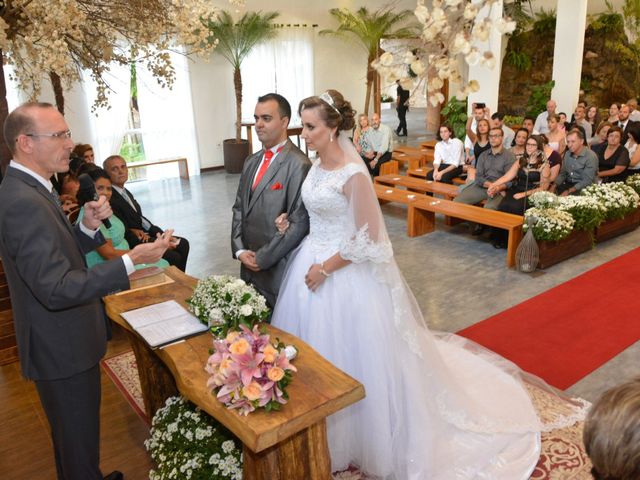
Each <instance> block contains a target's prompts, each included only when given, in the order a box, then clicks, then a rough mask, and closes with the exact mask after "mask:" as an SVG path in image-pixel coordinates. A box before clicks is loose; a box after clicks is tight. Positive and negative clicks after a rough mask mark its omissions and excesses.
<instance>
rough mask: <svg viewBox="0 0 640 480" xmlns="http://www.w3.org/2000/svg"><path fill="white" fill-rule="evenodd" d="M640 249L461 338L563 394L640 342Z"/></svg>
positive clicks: (464, 331)
mask: <svg viewBox="0 0 640 480" xmlns="http://www.w3.org/2000/svg"><path fill="white" fill-rule="evenodd" d="M639 279H640V249H638V248H637V249H635V250H632V251H631V252H629V253H626V254H624V255H622V256H620V257H618V258H616V259H614V260H612V261H610V262H608V263H605V264H604V265H601V266H599V267H597V268H594V269H593V270H590V271H588V272H586V273H584V274H582V275H580V276H578V277H576V278H574V279H573V280H570V281H568V282H565V283H563V284H561V285H559V286H557V287H555V288H552V289H551V290H548V291H546V292H544V293H542V294H540V295H537V296H535V297H533V298H531V299H529V300H527V301H525V302H522V303H520V304H519V305H516V306H514V307H512V308H510V309H508V310H505V311H503V312H501V313H499V314H497V315H494V316H493V317H490V318H488V319H486V320H483V321H482V322H480V323H477V324H476V325H473V326H472V327H469V328H466V329H464V330H461V331H459V332H458V334H460V335H462V336H464V337H467V338H470V339H471V340H474V341H475V342H477V343H479V344H481V345H484V346H485V347H487V348H489V349H490V350H493V351H494V352H496V353H499V354H500V355H502V356H504V357H506V358H508V359H509V360H511V361H512V362H514V363H515V364H517V365H518V366H519V367H521V368H522V369H523V370H526V371H528V372H530V373H533V374H535V375H537V376H539V377H541V378H543V379H544V380H546V381H547V382H548V383H549V384H551V385H553V386H555V387H557V388H560V389H562V390H564V389H566V388H568V387H570V386H571V385H573V384H574V383H576V382H577V381H578V380H580V379H581V378H583V377H584V376H585V375H587V374H589V373H590V372H592V371H593V370H595V369H596V368H598V367H600V366H601V365H602V364H604V363H605V362H607V361H608V360H610V359H611V358H613V357H615V356H616V355H617V354H618V353H620V352H622V351H623V350H624V349H626V348H627V347H629V346H630V345H633V344H634V343H635V342H636V341H638V340H639V339H640V319H639V317H640V289H639V288H638V285H639Z"/></svg>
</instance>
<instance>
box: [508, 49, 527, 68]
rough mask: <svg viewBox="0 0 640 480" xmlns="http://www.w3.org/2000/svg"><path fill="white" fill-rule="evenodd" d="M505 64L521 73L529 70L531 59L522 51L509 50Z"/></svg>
mask: <svg viewBox="0 0 640 480" xmlns="http://www.w3.org/2000/svg"><path fill="white" fill-rule="evenodd" d="M507 62H509V63H510V64H511V65H513V66H514V67H515V68H517V69H518V70H521V71H525V70H529V69H530V68H531V57H530V56H529V54H528V53H526V52H523V51H518V50H510V51H509V53H507Z"/></svg>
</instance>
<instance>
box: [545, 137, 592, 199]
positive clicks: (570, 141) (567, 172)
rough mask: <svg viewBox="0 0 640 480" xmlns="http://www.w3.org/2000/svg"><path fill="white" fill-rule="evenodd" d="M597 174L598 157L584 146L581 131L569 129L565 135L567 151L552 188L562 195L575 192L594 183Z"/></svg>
mask: <svg viewBox="0 0 640 480" xmlns="http://www.w3.org/2000/svg"><path fill="white" fill-rule="evenodd" d="M597 174H598V157H597V156H596V154H595V153H594V152H593V151H591V150H590V149H589V148H588V147H585V146H584V135H583V134H582V132H581V131H580V130H577V129H576V130H571V131H570V132H569V134H568V135H567V152H566V153H565V154H564V158H563V160H562V167H560V173H559V174H558V177H557V178H556V180H555V183H554V184H553V187H552V190H553V191H555V192H556V193H557V194H558V195H562V196H566V195H574V194H577V193H579V192H580V190H582V189H583V188H585V187H588V186H589V185H591V184H593V183H595V181H596V177H597Z"/></svg>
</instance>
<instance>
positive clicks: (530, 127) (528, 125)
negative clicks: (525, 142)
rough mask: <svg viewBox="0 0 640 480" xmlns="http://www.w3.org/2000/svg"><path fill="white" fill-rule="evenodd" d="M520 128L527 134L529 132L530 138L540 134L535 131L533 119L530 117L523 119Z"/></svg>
mask: <svg viewBox="0 0 640 480" xmlns="http://www.w3.org/2000/svg"><path fill="white" fill-rule="evenodd" d="M522 128H525V129H526V130H527V132H529V135H530V136H531V135H538V134H539V133H540V132H538V131H537V130H536V129H535V124H534V119H533V117H530V116H526V117H524V120H523V121H522Z"/></svg>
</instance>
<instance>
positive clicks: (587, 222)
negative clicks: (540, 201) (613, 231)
mask: <svg viewBox="0 0 640 480" xmlns="http://www.w3.org/2000/svg"><path fill="white" fill-rule="evenodd" d="M558 201H559V203H558V205H557V207H556V208H558V209H559V210H562V211H565V212H569V213H570V214H571V216H572V217H573V219H574V220H575V225H574V228H575V229H577V230H587V231H591V230H593V229H594V228H596V227H597V226H598V225H600V224H601V223H602V221H603V220H604V217H605V214H606V210H605V208H604V206H603V205H602V204H601V203H600V202H599V201H598V200H597V199H596V198H594V197H591V196H589V195H567V196H566V197H558Z"/></svg>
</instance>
